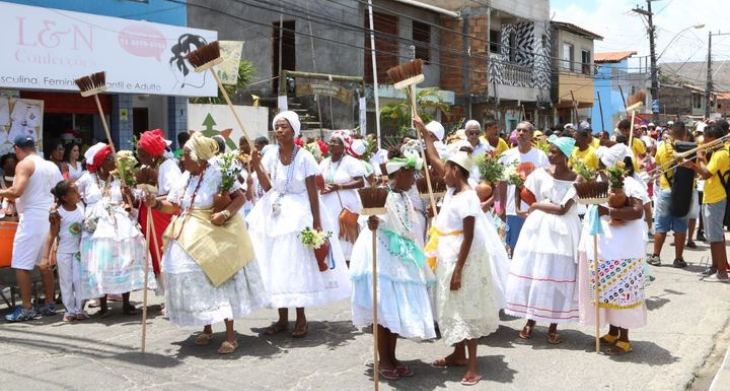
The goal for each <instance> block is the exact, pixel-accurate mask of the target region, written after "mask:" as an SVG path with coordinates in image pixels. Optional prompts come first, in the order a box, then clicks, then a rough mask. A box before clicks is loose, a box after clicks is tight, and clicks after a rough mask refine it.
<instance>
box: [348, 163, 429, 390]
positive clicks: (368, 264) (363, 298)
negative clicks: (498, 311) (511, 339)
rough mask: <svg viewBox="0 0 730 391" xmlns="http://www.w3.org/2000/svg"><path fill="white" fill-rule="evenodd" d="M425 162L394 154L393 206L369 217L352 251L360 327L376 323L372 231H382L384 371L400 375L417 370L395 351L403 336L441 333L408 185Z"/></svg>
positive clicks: (380, 330)
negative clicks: (398, 358) (398, 357)
mask: <svg viewBox="0 0 730 391" xmlns="http://www.w3.org/2000/svg"><path fill="white" fill-rule="evenodd" d="M422 164H423V162H422V160H421V159H420V158H417V157H409V158H407V159H406V158H394V159H391V160H390V161H389V162H388V163H387V165H386V167H387V172H388V176H389V178H391V179H392V182H391V186H392V187H391V192H390V193H389V194H388V198H387V201H386V204H385V207H386V210H387V212H386V213H385V214H383V215H380V216H371V217H370V218H369V219H368V227H369V228H370V229H369V230H363V231H361V232H360V235H359V236H358V239H357V241H356V242H355V245H354V248H353V252H352V262H351V264H350V273H351V278H352V281H353V293H352V322H353V324H355V326H357V327H365V326H369V325H371V324H372V321H373V319H372V278H373V275H372V256H373V255H372V235H373V231H377V243H378V244H377V246H378V247H377V262H378V292H379V295H378V325H377V327H378V355H379V358H380V363H379V372H380V375H381V376H382V377H383V378H385V379H388V380H398V379H399V378H401V377H408V376H411V375H412V374H413V372H412V370H411V369H410V368H409V367H408V366H406V365H404V364H401V363H400V362H399V361H398V360H397V359H396V356H395V348H396V343H397V341H398V337H405V338H418V339H432V338H436V332H435V330H434V325H433V312H432V309H431V300H430V297H429V293H428V285H430V284H433V282H434V276H433V273H432V272H431V269H430V268H429V267H428V265H426V257H425V255H424V253H423V250H422V249H421V248H422V247H421V245H420V244H419V243H418V241H417V238H416V236H417V234H416V232H414V230H413V227H414V222H415V216H416V212H415V211H414V209H413V205H412V204H411V201H410V198H409V196H408V193H407V192H408V190H409V189H410V188H411V186H413V183H414V182H415V177H414V174H415V170H417V169H419V168H420V166H421V165H422Z"/></svg>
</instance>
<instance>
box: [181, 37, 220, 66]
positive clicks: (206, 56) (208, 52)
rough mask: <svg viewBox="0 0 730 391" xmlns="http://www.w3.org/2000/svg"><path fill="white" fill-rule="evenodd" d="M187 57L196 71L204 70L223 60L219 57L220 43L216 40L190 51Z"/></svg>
mask: <svg viewBox="0 0 730 391" xmlns="http://www.w3.org/2000/svg"><path fill="white" fill-rule="evenodd" d="M187 59H188V61H189V62H190V65H192V66H193V67H194V68H195V71H196V72H202V71H205V70H207V69H208V68H210V67H212V66H213V65H216V64H218V63H220V62H221V61H223V59H222V58H221V48H220V44H219V43H218V41H213V42H211V43H209V44H207V45H203V46H201V47H199V48H198V49H197V50H194V51H192V52H190V54H188V56H187Z"/></svg>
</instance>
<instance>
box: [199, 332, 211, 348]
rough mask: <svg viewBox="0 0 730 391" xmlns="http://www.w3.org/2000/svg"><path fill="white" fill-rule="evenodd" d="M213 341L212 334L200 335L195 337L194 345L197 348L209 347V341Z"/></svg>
mask: <svg viewBox="0 0 730 391" xmlns="http://www.w3.org/2000/svg"><path fill="white" fill-rule="evenodd" d="M212 340H213V334H208V333H202V334H198V336H197V337H195V344H196V345H198V346H207V345H210V341H212Z"/></svg>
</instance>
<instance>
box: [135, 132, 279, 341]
mask: <svg viewBox="0 0 730 391" xmlns="http://www.w3.org/2000/svg"><path fill="white" fill-rule="evenodd" d="M217 150H218V144H217V142H216V141H215V140H213V139H211V138H208V137H205V136H203V135H202V134H201V133H195V134H193V136H192V137H191V138H190V139H189V140H188V142H186V143H185V145H184V147H183V156H182V164H183V167H184V169H185V172H184V173H183V174H182V177H181V178H180V181H178V182H176V183H174V184H173V187H172V189H171V191H170V193H169V194H168V195H167V199H166V200H160V199H159V198H157V197H155V196H154V195H153V194H149V195H147V197H146V199H145V202H146V203H147V204H148V205H150V206H151V207H152V208H153V209H155V210H157V211H159V212H161V213H167V214H175V213H177V212H178V211H182V212H181V213H180V216H178V217H176V218H175V219H174V221H173V222H172V223H171V224H170V226H169V227H168V229H167V230H166V231H165V243H166V244H165V255H164V257H163V269H164V270H165V278H166V281H165V284H166V287H165V310H166V313H167V317H168V318H169V319H170V321H171V322H172V323H173V324H175V325H177V326H181V327H201V326H202V327H203V332H202V333H201V334H199V335H198V336H197V337H196V339H195V344H196V345H199V346H203V345H208V344H210V343H211V341H212V339H213V329H212V324H214V323H218V322H224V323H225V325H226V336H225V340H224V341H223V342H222V343H221V345H220V348H219V349H218V353H220V354H230V353H233V352H234V351H235V350H236V349H237V348H238V342H237V340H236V332H235V330H234V327H233V325H234V324H233V322H234V320H235V319H240V318H242V317H244V316H246V315H248V314H250V313H251V312H253V311H255V310H257V309H259V308H263V307H264V306H265V305H266V304H267V303H268V301H267V298H266V291H265V289H264V285H263V281H262V279H261V274H260V272H259V267H258V263H257V262H256V260H255V259H254V252H253V245H252V243H251V239H250V238H249V236H248V233H247V231H246V227H245V225H244V223H243V219H242V218H241V216H240V215H239V214H238V209H239V208H241V206H243V203H244V201H245V200H244V195H243V192H242V191H241V190H240V186H239V184H238V183H234V184H233V187H232V188H231V190H230V193H229V194H230V197H231V202H230V203H229V204H228V205H226V206H225V207H224V209H223V210H221V211H220V212H215V211H214V210H213V204H214V199H215V197H216V196H217V195H218V194H219V193H220V189H221V183H222V178H223V176H222V173H221V171H220V169H218V167H216V166H214V165H212V164H210V163H209V161H210V159H211V158H213V156H214V155H215V153H216V151H217Z"/></svg>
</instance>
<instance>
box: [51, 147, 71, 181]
mask: <svg viewBox="0 0 730 391" xmlns="http://www.w3.org/2000/svg"><path fill="white" fill-rule="evenodd" d="M50 151H51V152H50V153H49V154H48V160H49V161H50V162H52V163H53V164H55V165H56V166H58V169H59V170H61V175H62V176H63V178H64V179H69V177H70V174H69V168H68V163H66V162H65V161H64V159H63V157H64V155H65V153H66V147H64V145H63V142H62V141H61V140H55V141H53V142H51V143H50Z"/></svg>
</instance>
